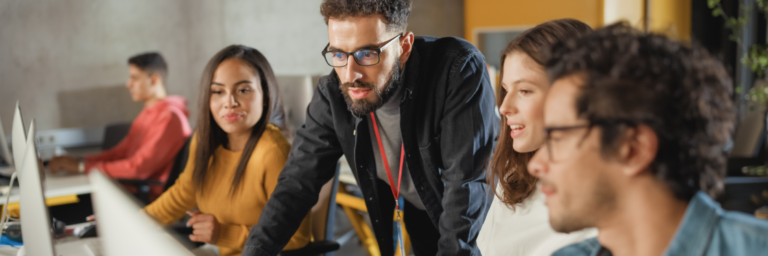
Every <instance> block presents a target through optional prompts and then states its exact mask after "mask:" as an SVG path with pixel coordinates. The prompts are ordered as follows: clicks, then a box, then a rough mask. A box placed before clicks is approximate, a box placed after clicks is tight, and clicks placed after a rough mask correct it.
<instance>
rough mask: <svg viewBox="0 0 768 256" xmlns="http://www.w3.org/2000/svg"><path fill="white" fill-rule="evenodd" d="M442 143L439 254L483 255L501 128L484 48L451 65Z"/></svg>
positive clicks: (442, 124) (441, 125)
mask: <svg viewBox="0 0 768 256" xmlns="http://www.w3.org/2000/svg"><path fill="white" fill-rule="evenodd" d="M449 75H450V78H449V80H448V92H447V94H446V95H447V97H446V102H445V106H446V107H445V110H444V112H443V118H442V119H441V121H440V128H441V130H442V134H441V135H440V136H441V139H440V148H441V152H442V156H441V157H442V161H443V163H444V168H445V169H444V170H443V172H442V177H441V179H442V181H443V183H444V184H445V190H444V191H443V201H442V202H441V203H442V205H443V213H442V214H441V215H440V222H439V223H438V230H439V232H440V240H438V254H437V255H479V252H473V251H472V250H476V249H473V248H477V246H474V245H475V244H476V240H477V235H478V233H479V228H480V227H481V226H482V223H478V222H482V221H483V220H484V219H485V214H486V213H487V209H488V205H489V204H490V202H486V200H482V199H483V198H480V197H485V195H486V193H487V192H486V183H485V163H486V161H487V160H488V157H489V156H490V155H491V152H492V150H493V146H494V138H495V136H496V134H497V133H498V132H497V130H498V128H497V126H498V118H497V117H496V114H495V112H494V109H495V105H494V96H493V89H492V88H491V85H490V79H489V77H488V72H487V70H486V66H485V60H484V58H483V57H482V55H481V54H480V53H476V52H475V53H469V54H468V55H467V56H465V57H464V58H459V59H458V60H457V61H456V62H455V63H453V65H452V67H451V72H450V73H449Z"/></svg>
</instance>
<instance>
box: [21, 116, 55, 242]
mask: <svg viewBox="0 0 768 256" xmlns="http://www.w3.org/2000/svg"><path fill="white" fill-rule="evenodd" d="M14 135H15V134H14ZM34 137H35V121H34V120H32V124H30V125H29V137H28V139H27V143H26V147H25V149H26V152H17V151H16V150H14V154H16V153H23V159H24V160H23V162H21V163H22V164H21V165H20V166H22V167H21V168H22V169H20V170H19V169H17V172H19V173H23V174H24V178H23V179H20V180H19V210H20V214H21V216H23V217H22V218H21V228H22V230H21V236H22V238H23V239H24V250H25V251H26V254H27V255H40V256H54V255H56V253H55V249H54V246H53V234H52V233H51V218H50V216H49V215H48V207H46V205H45V197H44V194H43V181H42V177H41V173H42V167H43V166H42V164H40V161H39V159H38V158H37V147H36V146H35V140H34ZM14 149H16V147H15V146H14Z"/></svg>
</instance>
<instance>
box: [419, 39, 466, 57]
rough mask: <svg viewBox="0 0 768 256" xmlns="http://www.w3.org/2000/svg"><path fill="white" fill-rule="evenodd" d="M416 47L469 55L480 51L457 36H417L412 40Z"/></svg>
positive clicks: (444, 52)
mask: <svg viewBox="0 0 768 256" xmlns="http://www.w3.org/2000/svg"><path fill="white" fill-rule="evenodd" d="M414 46H415V47H416V48H417V49H420V50H424V51H429V52H435V53H438V54H454V55H469V54H474V53H480V51H479V50H478V49H477V47H475V45H473V44H472V43H470V42H469V41H467V40H464V39H462V38H458V37H440V38H438V37H430V36H418V37H416V39H415V40H414Z"/></svg>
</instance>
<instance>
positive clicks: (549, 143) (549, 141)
mask: <svg viewBox="0 0 768 256" xmlns="http://www.w3.org/2000/svg"><path fill="white" fill-rule="evenodd" d="M591 127H592V125H591V124H582V125H572V126H561V127H547V128H544V133H545V134H546V136H547V137H546V139H545V140H544V141H545V143H546V146H547V153H548V154H549V158H548V159H549V162H554V161H555V151H557V152H559V153H558V155H560V156H562V155H563V154H562V153H563V152H564V151H562V146H559V145H555V144H554V143H553V142H552V140H553V138H552V132H554V131H571V130H578V129H584V128H591ZM585 137H586V136H585ZM579 144H581V143H579ZM555 147H557V148H555Z"/></svg>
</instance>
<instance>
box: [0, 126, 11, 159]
mask: <svg viewBox="0 0 768 256" xmlns="http://www.w3.org/2000/svg"><path fill="white" fill-rule="evenodd" d="M0 144H2V145H0V157H2V158H3V160H4V161H5V162H6V163H8V166H11V167H13V166H14V164H13V155H11V150H10V149H8V141H7V140H6V139H5V130H4V129H3V120H2V119H1V118H0Z"/></svg>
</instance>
